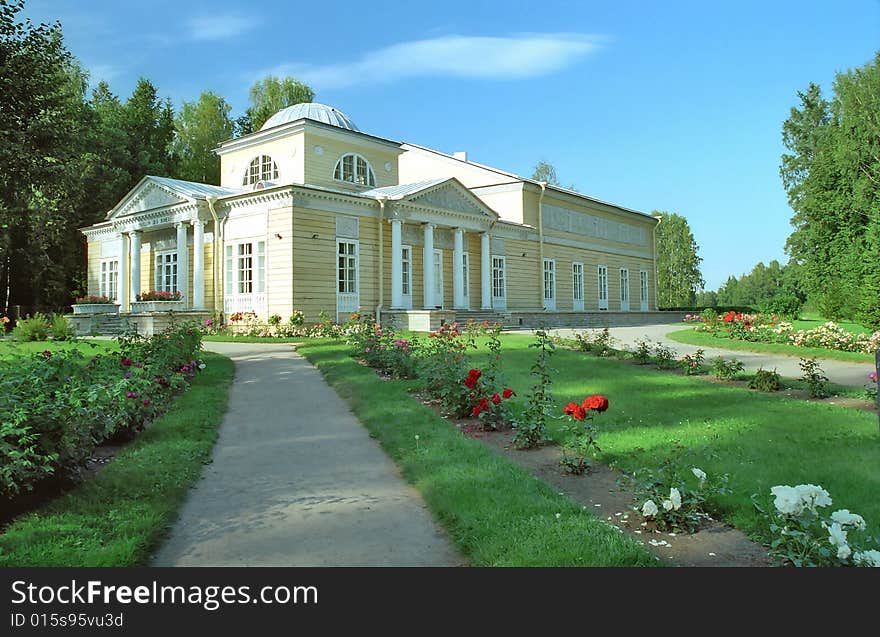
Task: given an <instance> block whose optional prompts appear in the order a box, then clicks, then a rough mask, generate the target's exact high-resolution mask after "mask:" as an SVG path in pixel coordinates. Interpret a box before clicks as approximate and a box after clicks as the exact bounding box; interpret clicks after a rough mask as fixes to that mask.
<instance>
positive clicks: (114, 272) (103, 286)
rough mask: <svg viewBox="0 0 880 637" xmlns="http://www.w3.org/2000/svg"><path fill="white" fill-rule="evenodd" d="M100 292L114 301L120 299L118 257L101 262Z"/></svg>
mask: <svg viewBox="0 0 880 637" xmlns="http://www.w3.org/2000/svg"><path fill="white" fill-rule="evenodd" d="M99 294H100V295H101V296H106V297H107V298H108V299H110V300H112V301H116V302H118V301H119V261H118V260H117V259H112V260H108V261H102V262H101V282H100V292H99Z"/></svg>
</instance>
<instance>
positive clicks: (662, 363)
mask: <svg viewBox="0 0 880 637" xmlns="http://www.w3.org/2000/svg"><path fill="white" fill-rule="evenodd" d="M654 362H655V363H656V365H657V368H658V369H666V368H669V367H672V366H673V365H674V364H675V351H674V350H672V349H671V348H669V347H667V346H666V345H664V344H663V343H657V344H655V345H654Z"/></svg>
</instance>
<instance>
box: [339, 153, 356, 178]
mask: <svg viewBox="0 0 880 637" xmlns="http://www.w3.org/2000/svg"><path fill="white" fill-rule="evenodd" d="M342 178H343V179H344V180H345V181H354V155H346V156H345V157H343V158H342Z"/></svg>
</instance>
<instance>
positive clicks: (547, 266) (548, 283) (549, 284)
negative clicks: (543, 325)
mask: <svg viewBox="0 0 880 637" xmlns="http://www.w3.org/2000/svg"><path fill="white" fill-rule="evenodd" d="M544 307H545V308H547V309H548V310H555V309H556V261H554V260H553V259H544Z"/></svg>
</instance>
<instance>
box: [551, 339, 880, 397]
mask: <svg viewBox="0 0 880 637" xmlns="http://www.w3.org/2000/svg"><path fill="white" fill-rule="evenodd" d="M681 329H685V328H684V327H682V326H680V325H678V326H677V325H642V326H639V327H612V328H611V329H610V331H611V336H612V337H613V338H614V339H615V340H616V341H617V343H616V344H615V346H616V347H620V346H621V344H622V345H623V347H624V348H626V349H630V350H634V349H635V347H636V341H637V340H639V339H643V338H647V339H650V340H651V341H653V342H654V343H658V342H659V343H662V344H663V345H665V346H667V347H669V348H671V349H672V350H673V351H675V352H676V354H677V355H678V356H679V357H681V356H684V355H685V354H693V353H694V352H696V351H697V350H698V349H700V346H698V345H686V344H684V343H677V342H676V341H673V340H670V339H668V338H666V334H668V333H669V332H674V331H676V330H681ZM598 331H599V330H593V329H587V330H579V329H557V330H552V333H553V334H557V335H559V336H562V337H566V338H572V337H573V335H574V333H575V332H598ZM702 349H703V351H705V353H706V354H705V355H706V358H707V359H709V358H716V357H718V356H724V357H725V358H736V359H738V360H741V361H742V362H743V365H745V368H746V370H748V371H755V370H757V369H758V368H759V367H762V368H764V369H776V371H777V372H779V374H780V375H781V376H783V377H785V378H800V377H801V376H802V375H803V373H802V372H801V369H800V365H799V363H800V359H799V358H798V357H797V356H786V355H784V354H769V353H762V354H759V353H756V352H745V351H739V350H728V349H723V348H720V347H703V348H702ZM818 361H819V365H820V366H821V368H822V370H823V371H824V372H825V375H826V376H827V377H828V379H829V380H830V381H831V382H832V383H837V384H838V385H849V386H853V387H864V386H865V385H866V384H867V383H868V374H870V373H871V372H872V371H874V365H872V364H871V363H855V362H847V361H838V360H831V359H827V358H824V359H818Z"/></svg>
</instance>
